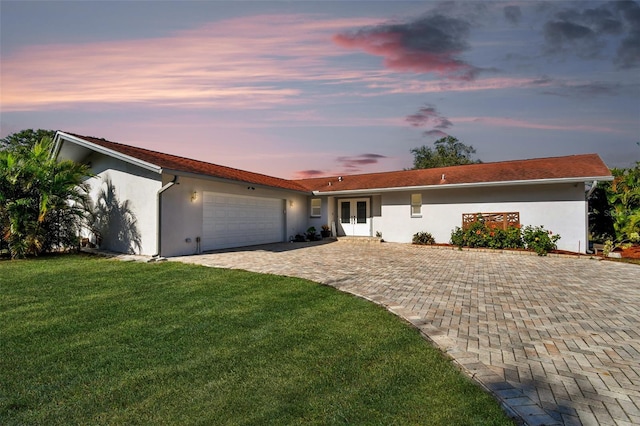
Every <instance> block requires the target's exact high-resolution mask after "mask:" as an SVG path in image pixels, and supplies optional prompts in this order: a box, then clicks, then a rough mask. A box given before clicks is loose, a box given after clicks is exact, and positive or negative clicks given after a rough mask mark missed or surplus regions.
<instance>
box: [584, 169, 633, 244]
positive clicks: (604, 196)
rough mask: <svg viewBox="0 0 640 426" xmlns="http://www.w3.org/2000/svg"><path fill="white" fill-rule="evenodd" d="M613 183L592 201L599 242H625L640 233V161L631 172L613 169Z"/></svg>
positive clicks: (602, 187) (593, 228)
mask: <svg viewBox="0 0 640 426" xmlns="http://www.w3.org/2000/svg"><path fill="white" fill-rule="evenodd" d="M611 174H612V175H613V177H614V179H613V182H605V183H602V184H600V185H598V188H596V190H595V191H594V192H593V193H592V195H591V197H590V198H589V209H590V212H591V215H592V219H593V220H592V221H591V223H590V226H591V232H592V234H593V237H594V238H595V239H597V240H602V241H604V240H612V241H613V242H623V241H627V240H630V239H635V237H633V235H632V234H638V233H640V162H636V165H635V167H633V168H629V169H611Z"/></svg>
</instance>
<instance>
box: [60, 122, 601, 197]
mask: <svg viewBox="0 0 640 426" xmlns="http://www.w3.org/2000/svg"><path fill="white" fill-rule="evenodd" d="M65 133H66V134H68V135H71V136H74V137H76V138H79V139H82V140H84V141H87V142H90V143H93V144H96V145H99V146H102V147H104V148H107V149H110V150H112V151H115V152H119V153H121V154H124V155H127V156H130V157H133V158H136V159H138V160H142V161H145V162H147V163H151V164H153V165H156V166H158V167H160V168H163V169H167V170H171V171H176V172H186V173H194V174H199V175H203V176H211V177H216V178H221V179H228V180H233V181H239V182H243V183H251V184H255V185H264V186H269V187H273V188H281V189H288V190H293V191H303V192H311V191H319V192H336V191H354V190H367V189H371V190H377V189H385V188H402V187H416V186H443V185H451V184H482V183H500V182H517V181H531V180H534V181H535V180H543V179H547V180H549V179H577V180H581V179H584V180H585V181H587V180H590V179H593V178H601V179H602V178H612V176H611V172H610V171H609V169H608V168H607V166H606V165H605V164H604V162H603V161H602V159H600V157H599V156H598V154H583V155H571V156H566V157H551V158H536V159H532V160H515V161H502V162H496V163H481V164H469V165H465V166H452V167H440V168H435V169H420V170H403V171H397V172H384V173H368V174H361V175H344V176H343V177H342V180H340V179H339V177H338V176H331V177H321V178H311V179H299V180H287V179H281V178H277V177H272V176H267V175H263V174H260V173H253V172H247V171H244V170H239V169H234V168H231V167H226V166H220V165H217V164H211V163H206V162H204V161H198V160H193V159H190V158H184V157H179V156H176V155H170V154H163V153H161V152H157V151H152V150H148V149H144V148H137V147H134V146H130V145H124V144H121V143H117V142H110V141H107V140H105V139H99V138H95V137H89V136H81V135H76V134H73V133H67V132H65ZM443 175H444V178H445V179H444V180H442V176H443ZM329 182H331V185H329Z"/></svg>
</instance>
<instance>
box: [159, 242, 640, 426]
mask: <svg viewBox="0 0 640 426" xmlns="http://www.w3.org/2000/svg"><path fill="white" fill-rule="evenodd" d="M171 260H177V261H181V262H189V263H198V264H203V265H208V266H216V267H224V268H236V269H246V270H249V271H255V272H262V273H272V274H278V275H288V276H296V277H302V278H307V279H310V280H313V281H317V282H320V283H324V284H328V285H331V286H333V287H336V288H338V289H340V290H342V291H346V292H349V293H353V294H356V295H359V296H361V297H364V298H366V299H369V300H372V301H374V302H376V303H379V304H381V305H384V306H386V307H387V309H389V310H390V311H391V312H393V313H395V314H397V315H399V316H401V317H403V318H406V319H407V320H408V321H409V322H411V323H412V324H413V325H415V326H416V327H417V328H419V329H420V330H421V331H422V332H423V333H424V334H425V335H426V336H427V337H428V338H429V339H430V340H432V341H433V342H434V343H435V344H437V345H438V346H439V347H440V348H441V349H442V350H443V351H445V352H446V353H447V354H449V355H450V356H451V357H453V358H454V359H455V361H456V362H457V363H458V364H459V365H460V366H461V367H462V368H463V369H464V370H465V371H466V372H467V373H468V374H469V375H471V376H472V377H473V378H474V379H476V380H477V381H479V382H480V383H481V384H482V385H483V386H484V387H486V388H487V389H488V390H489V391H491V392H492V393H493V394H494V395H495V396H496V397H497V398H498V400H499V401H501V403H502V404H503V406H504V407H505V409H506V410H507V411H510V412H511V413H517V414H518V415H519V416H520V417H521V418H522V419H524V421H525V422H526V423H527V424H530V425H543V424H544V425H550V424H566V425H574V424H585V425H590V424H600V425H627V424H629V425H630V424H636V425H638V424H640V267H639V266H636V265H628V264H621V263H614V262H604V261H598V260H592V259H587V258H566V257H538V256H530V255H518V254H513V253H504V254H502V253H490V252H482V251H458V250H451V249H443V248H436V249H434V248H430V247H420V246H412V245H406V244H390V243H383V244H353V243H345V242H334V243H288V244H274V245H267V246H260V247H254V248H249V249H240V250H233V251H226V252H216V253H211V254H205V255H198V256H186V257H179V258H172V259H171Z"/></svg>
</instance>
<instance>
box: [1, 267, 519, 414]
mask: <svg viewBox="0 0 640 426" xmlns="http://www.w3.org/2000/svg"><path fill="white" fill-rule="evenodd" d="M0 332H1V334H0V424H2V425H17V424H20V425H23V424H42V425H45V424H46V425H56V424H65V425H67V424H180V425H183V424H216V425H221V424H234V425H236V424H238V425H242V424H246V425H248V424H251V425H253V424H275V425H281V424H323V425H326V424H415V425H426V424H434V425H443V424H447V425H492V424H505V425H508V424H511V425H512V424H513V423H512V422H511V421H510V420H509V419H508V418H507V417H506V416H505V415H504V414H503V412H502V411H501V410H500V408H499V406H498V404H497V403H496V402H495V401H494V400H493V398H491V397H490V396H489V395H487V394H485V393H484V392H483V391H482V390H481V389H480V388H479V387H478V386H476V385H475V383H473V382H472V381H471V380H469V379H468V378H467V377H466V376H464V375H462V374H461V373H459V372H458V371H457V370H456V368H455V367H454V366H453V365H452V364H451V361H449V360H448V359H446V358H445V357H444V356H442V354H441V353H440V352H439V351H437V350H435V349H434V348H433V347H432V346H430V344H429V343H428V342H426V341H425V340H424V339H422V338H421V337H420V335H419V333H418V332H417V331H416V330H415V329H413V328H411V327H410V326H408V325H407V324H405V323H404V322H403V321H401V320H400V319H398V318H396V317H395V316H393V315H392V314H390V313H388V312H386V311H385V310H384V309H382V308H380V307H378V306H375V305H373V304H372V303H369V302H366V301H364V300H361V299H358V298H356V297H353V296H350V295H347V294H343V293H340V292H338V291H337V290H335V289H333V288H330V287H325V286H321V285H318V284H315V283H312V282H309V281H305V280H302V279H294V278H284V277H278V276H272V275H260V274H255V273H249V272H242V271H230V270H223V269H212V268H205V267H198V266H190V265H183V264H179V263H173V262H164V263H159V264H141V263H126V262H119V261H113V260H107V259H100V258H94V257H88V256H54V257H47V258H40V259H35V260H22V261H0Z"/></svg>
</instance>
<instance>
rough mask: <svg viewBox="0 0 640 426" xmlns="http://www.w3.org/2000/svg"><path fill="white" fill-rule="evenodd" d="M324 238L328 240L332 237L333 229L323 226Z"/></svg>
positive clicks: (322, 233)
mask: <svg viewBox="0 0 640 426" xmlns="http://www.w3.org/2000/svg"><path fill="white" fill-rule="evenodd" d="M320 235H322V238H328V237H330V236H331V227H330V226H329V225H322V231H320Z"/></svg>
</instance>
